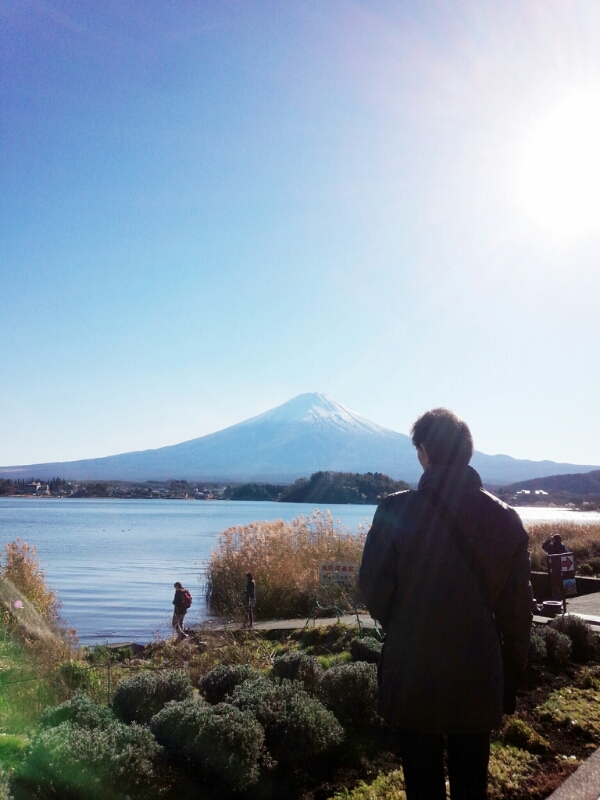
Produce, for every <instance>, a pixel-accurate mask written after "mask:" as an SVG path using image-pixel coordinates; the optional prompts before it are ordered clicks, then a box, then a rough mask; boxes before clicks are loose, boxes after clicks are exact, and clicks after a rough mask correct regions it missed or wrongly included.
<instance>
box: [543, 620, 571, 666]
mask: <svg viewBox="0 0 600 800" xmlns="http://www.w3.org/2000/svg"><path fill="white" fill-rule="evenodd" d="M542 636H543V637H544V642H545V643H546V650H547V652H548V661H549V662H550V663H551V664H552V665H553V666H554V667H556V669H564V668H565V667H566V666H567V664H568V663H569V662H570V660H571V640H570V639H569V637H568V636H565V634H564V633H559V632H558V631H557V630H556V629H555V628H551V627H550V626H549V625H546V627H545V628H543V629H542Z"/></svg>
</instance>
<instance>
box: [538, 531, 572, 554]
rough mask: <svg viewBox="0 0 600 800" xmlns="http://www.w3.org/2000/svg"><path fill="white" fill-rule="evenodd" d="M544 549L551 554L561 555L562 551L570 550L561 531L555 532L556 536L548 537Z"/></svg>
mask: <svg viewBox="0 0 600 800" xmlns="http://www.w3.org/2000/svg"><path fill="white" fill-rule="evenodd" d="M542 550H543V551H544V552H545V553H546V554H547V555H549V556H559V555H561V554H562V553H568V552H569V551H568V550H567V548H566V547H565V546H564V544H563V540H562V537H561V535H560V533H555V534H554V536H551V537H550V538H549V539H546V541H545V542H544V544H543V545H542Z"/></svg>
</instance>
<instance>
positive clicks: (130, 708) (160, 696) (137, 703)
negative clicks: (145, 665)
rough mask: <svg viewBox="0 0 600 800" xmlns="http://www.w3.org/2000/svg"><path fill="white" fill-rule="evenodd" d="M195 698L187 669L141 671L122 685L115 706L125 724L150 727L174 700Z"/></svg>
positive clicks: (116, 693) (116, 695)
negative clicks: (133, 723)
mask: <svg viewBox="0 0 600 800" xmlns="http://www.w3.org/2000/svg"><path fill="white" fill-rule="evenodd" d="M192 695H193V689H192V685H191V683H190V679H189V677H188V675H187V673H186V672H184V671H183V670H172V671H167V672H140V673H139V674H138V675H135V676H134V677H133V678H128V679H127V680H124V681H123V683H121V684H119V687H118V688H117V691H116V692H115V696H114V698H113V703H112V707H113V710H114V712H115V714H116V715H117V717H119V719H121V720H123V722H128V723H129V722H139V723H142V724H147V723H148V722H150V720H151V719H152V717H153V716H154V715H155V714H157V713H158V712H159V711H160V710H161V708H163V707H164V706H165V705H166V704H167V703H168V702H170V701H171V700H177V701H181V700H186V699H187V698H188V697H192Z"/></svg>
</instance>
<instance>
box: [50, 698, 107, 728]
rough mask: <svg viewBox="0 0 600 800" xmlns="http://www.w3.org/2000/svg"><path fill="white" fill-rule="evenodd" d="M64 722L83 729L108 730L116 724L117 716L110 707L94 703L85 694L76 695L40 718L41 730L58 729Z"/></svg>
mask: <svg viewBox="0 0 600 800" xmlns="http://www.w3.org/2000/svg"><path fill="white" fill-rule="evenodd" d="M63 722H71V723H72V724H73V725H79V726H80V727H81V728H88V729H89V730H93V729H94V728H106V727H108V726H109V725H112V724H113V723H114V722H115V715H114V714H113V712H112V710H111V709H110V708H108V706H104V705H100V704H98V703H93V702H92V701H91V700H90V698H89V697H88V696H87V695H85V694H76V695H75V697H74V698H73V699H72V700H67V701H66V702H65V703H62V704H61V705H59V706H55V707H54V708H48V709H46V711H44V713H43V714H42V716H41V717H40V722H39V725H40V728H57V727H58V726H59V725H61V724H62V723H63Z"/></svg>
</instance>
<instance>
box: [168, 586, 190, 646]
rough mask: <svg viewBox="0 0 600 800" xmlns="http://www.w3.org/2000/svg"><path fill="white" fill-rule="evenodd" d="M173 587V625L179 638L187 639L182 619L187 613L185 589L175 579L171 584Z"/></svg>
mask: <svg viewBox="0 0 600 800" xmlns="http://www.w3.org/2000/svg"><path fill="white" fill-rule="evenodd" d="M173 586H174V588H175V597H174V598H173V622H172V624H173V627H174V628H175V630H176V631H177V636H178V638H179V639H187V638H188V635H187V633H186V632H185V631H184V629H183V620H184V618H185V615H186V614H187V610H188V607H187V605H186V601H185V589H184V588H183V586H182V585H181V583H179V581H176V582H175V583H174V584H173Z"/></svg>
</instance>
